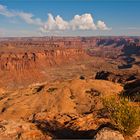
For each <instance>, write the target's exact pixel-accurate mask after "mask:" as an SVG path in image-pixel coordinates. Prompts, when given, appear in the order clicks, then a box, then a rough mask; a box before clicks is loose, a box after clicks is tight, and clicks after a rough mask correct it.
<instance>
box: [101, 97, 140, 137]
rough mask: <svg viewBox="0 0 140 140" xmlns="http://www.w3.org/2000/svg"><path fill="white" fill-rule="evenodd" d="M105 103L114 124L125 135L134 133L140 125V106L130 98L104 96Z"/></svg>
mask: <svg viewBox="0 0 140 140" xmlns="http://www.w3.org/2000/svg"><path fill="white" fill-rule="evenodd" d="M103 105H104V108H105V109H106V111H107V113H108V117H109V119H110V120H111V123H112V125H114V127H115V128H116V129H118V130H119V131H120V132H122V133H123V134H125V135H132V134H134V133H135V132H136V130H137V129H138V127H139V126H140V108H139V107H138V106H132V105H131V104H130V102H129V100H128V99H125V98H119V99H116V98H114V97H110V98H104V99H103Z"/></svg>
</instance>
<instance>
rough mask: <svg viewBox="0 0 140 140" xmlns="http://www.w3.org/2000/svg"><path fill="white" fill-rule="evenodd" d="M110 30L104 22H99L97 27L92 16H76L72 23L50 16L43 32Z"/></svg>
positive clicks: (87, 14) (59, 17)
mask: <svg viewBox="0 0 140 140" xmlns="http://www.w3.org/2000/svg"><path fill="white" fill-rule="evenodd" d="M97 29H98V30H110V29H111V28H108V27H107V26H106V24H105V22H103V21H100V20H99V21H98V22H97V25H96V24H95V23H94V19H93V17H92V15H91V14H89V13H86V14H83V15H75V16H74V17H73V19H71V20H70V21H65V20H64V19H63V18H62V17H61V16H59V15H58V16H56V17H54V16H53V15H52V14H50V13H49V14H48V20H47V22H46V23H45V25H44V27H42V28H41V30H42V31H43V30H46V31H47V32H49V31H53V30H73V31H75V30H97Z"/></svg>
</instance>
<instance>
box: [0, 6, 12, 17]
mask: <svg viewBox="0 0 140 140" xmlns="http://www.w3.org/2000/svg"><path fill="white" fill-rule="evenodd" d="M0 14H1V15H3V16H7V17H13V16H14V13H13V11H11V12H10V11H9V10H8V9H7V7H6V6H4V5H1V4H0Z"/></svg>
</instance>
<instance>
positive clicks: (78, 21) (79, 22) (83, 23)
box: [70, 14, 96, 30]
mask: <svg viewBox="0 0 140 140" xmlns="http://www.w3.org/2000/svg"><path fill="white" fill-rule="evenodd" d="M70 26H71V28H72V29H73V30H76V29H79V30H90V29H91V30H96V25H95V24H94V22H93V18H92V15H91V14H83V15H81V16H80V15H75V16H74V18H73V19H72V20H71V21H70Z"/></svg>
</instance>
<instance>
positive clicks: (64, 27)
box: [0, 4, 111, 33]
mask: <svg viewBox="0 0 140 140" xmlns="http://www.w3.org/2000/svg"><path fill="white" fill-rule="evenodd" d="M0 15H3V16H6V17H8V18H16V17H18V18H20V19H21V20H22V21H24V22H26V23H27V24H31V25H36V26H38V28H39V29H40V31H41V32H42V33H47V32H58V31H69V30H71V31H76V30H77V31H79V30H81V31H84V30H90V31H93V30H110V29H111V28H108V27H107V25H106V24H105V22H104V21H101V20H99V21H97V24H96V22H95V21H94V18H93V15H91V14H90V13H85V14H82V15H74V17H73V18H72V19H71V20H69V21H66V20H64V19H63V18H62V17H61V16H60V15H57V16H56V17H54V16H53V15H52V14H51V13H49V14H48V18H47V20H46V21H43V20H42V19H40V18H36V17H35V16H34V15H33V14H32V13H27V12H22V11H15V10H10V9H8V8H7V7H6V6H4V5H1V4H0Z"/></svg>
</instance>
